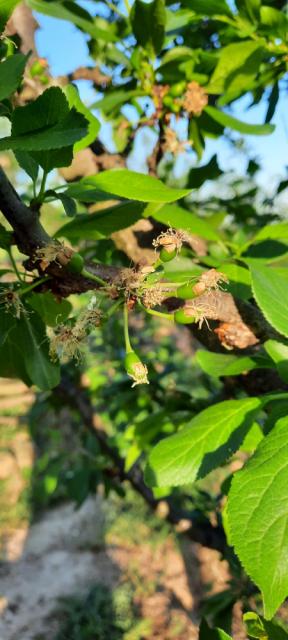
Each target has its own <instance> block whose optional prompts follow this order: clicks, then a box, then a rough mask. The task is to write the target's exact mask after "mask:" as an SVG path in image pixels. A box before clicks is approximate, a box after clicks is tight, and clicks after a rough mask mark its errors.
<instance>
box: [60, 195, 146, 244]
mask: <svg viewBox="0 0 288 640" xmlns="http://www.w3.org/2000/svg"><path fill="white" fill-rule="evenodd" d="M144 208H145V205H143V204H142V203H139V202H138V203H135V202H123V203H122V204H119V205H116V206H115V207H109V208H107V209H104V210H103V211H98V212H97V213H89V214H87V215H80V214H78V215H77V217H76V218H75V219H74V220H72V221H71V222H68V224H65V225H64V226H63V227H61V228H60V229H58V231H57V233H56V237H57V238H59V237H63V236H64V237H65V238H68V239H69V240H71V241H72V240H76V241H77V240H78V239H79V238H87V240H98V239H99V238H103V237H106V236H110V235H111V233H113V232H114V231H119V230H120V229H125V228H126V227H130V225H132V224H134V223H135V222H137V220H139V219H140V218H141V217H142V215H143V210H144Z"/></svg>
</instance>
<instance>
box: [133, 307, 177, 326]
mask: <svg viewBox="0 0 288 640" xmlns="http://www.w3.org/2000/svg"><path fill="white" fill-rule="evenodd" d="M139 304H140V307H141V309H143V311H145V312H146V313H149V314H150V315H151V316H157V318H163V319H165V320H170V322H174V315H173V313H162V311H154V309H147V308H146V307H144V305H143V304H141V303H140V302H139Z"/></svg>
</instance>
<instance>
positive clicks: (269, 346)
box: [264, 340, 288, 382]
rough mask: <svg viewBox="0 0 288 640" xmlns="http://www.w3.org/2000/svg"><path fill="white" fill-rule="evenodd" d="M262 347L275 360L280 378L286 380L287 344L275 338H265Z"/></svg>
mask: <svg viewBox="0 0 288 640" xmlns="http://www.w3.org/2000/svg"><path fill="white" fill-rule="evenodd" d="M264 348H265V351H267V353H268V355H269V356H270V358H272V360H273V362H275V364H276V367H277V371H278V373H279V376H280V378H282V380H284V382H288V346H287V345H286V344H283V343H282V342H278V341H277V340H267V341H266V342H265V344H264Z"/></svg>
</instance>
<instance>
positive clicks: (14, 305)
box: [0, 289, 25, 320]
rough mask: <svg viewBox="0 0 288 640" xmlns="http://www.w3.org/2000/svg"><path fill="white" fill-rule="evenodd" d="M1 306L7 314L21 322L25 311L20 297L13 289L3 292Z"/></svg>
mask: <svg viewBox="0 0 288 640" xmlns="http://www.w3.org/2000/svg"><path fill="white" fill-rule="evenodd" d="M0 305H1V306H2V305H3V306H4V308H5V312H6V313H11V314H12V316H14V318H17V320H19V318H20V316H21V313H24V311H25V309H24V306H23V304H22V301H21V298H20V296H19V295H18V293H17V292H16V291H13V289H3V290H2V291H1V293H0Z"/></svg>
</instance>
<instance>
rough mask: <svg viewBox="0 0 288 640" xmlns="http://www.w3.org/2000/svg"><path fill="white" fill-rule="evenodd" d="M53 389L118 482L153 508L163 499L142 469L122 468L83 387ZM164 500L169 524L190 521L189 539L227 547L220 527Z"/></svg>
mask: <svg viewBox="0 0 288 640" xmlns="http://www.w3.org/2000/svg"><path fill="white" fill-rule="evenodd" d="M55 392H56V393H58V395H60V396H61V398H62V399H64V400H65V402H66V403H68V404H69V405H70V406H71V407H73V408H74V409H77V411H78V412H79V414H80V416H81V419H82V421H83V424H84V425H85V427H86V428H87V429H88V430H89V431H90V432H91V433H92V434H93V435H94V436H95V437H96V438H97V441H98V443H99V445H100V448H101V451H102V452H103V454H104V455H106V456H107V457H108V458H109V459H110V460H111V461H112V462H113V464H114V465H115V470H116V471H117V475H118V478H119V480H120V481H121V482H123V481H128V482H129V483H130V484H131V486H132V487H133V489H134V490H135V491H136V492H137V493H139V494H140V495H141V496H142V498H144V500H145V502H146V503H147V504H148V505H149V507H150V508H151V509H153V510H154V511H155V510H156V509H157V507H158V505H159V503H160V502H163V499H161V500H157V499H155V498H154V496H153V493H152V491H151V489H149V487H147V485H146V484H145V482H144V478H143V472H142V470H141V468H140V466H139V465H137V464H135V465H134V466H133V467H132V468H131V469H130V470H129V471H125V461H124V460H123V459H122V458H121V456H120V455H119V453H118V451H117V449H115V448H114V447H112V446H111V445H110V443H109V440H108V437H107V436H106V433H105V431H104V430H103V429H102V428H100V426H99V418H98V416H95V414H94V410H93V406H92V403H91V399H90V397H89V395H88V393H87V391H86V390H85V389H84V388H83V387H82V388H81V387H80V388H79V387H78V386H76V385H75V384H74V383H73V382H72V381H71V380H68V379H65V380H63V381H62V382H61V383H60V385H59V386H58V387H57V389H56V390H55ZM165 503H166V505H167V515H166V520H167V521H168V522H169V523H170V524H172V525H177V524H179V522H181V521H183V519H184V520H186V521H190V523H191V525H190V527H189V528H188V529H187V530H186V531H185V535H186V536H188V537H189V538H190V539H191V540H193V541H194V542H198V543H199V544H201V545H202V546H204V547H209V548H211V549H216V550H217V551H219V552H220V553H224V551H225V550H227V545H226V538H225V534H224V531H223V529H222V528H221V527H219V526H217V527H214V526H213V525H212V524H211V523H210V521H209V520H208V518H205V517H204V516H203V519H202V520H201V521H199V519H198V520H197V519H196V518H195V516H193V514H192V513H191V512H189V511H183V510H182V509H178V508H177V507H176V506H175V505H174V504H173V501H172V500H171V499H170V498H169V499H165Z"/></svg>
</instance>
